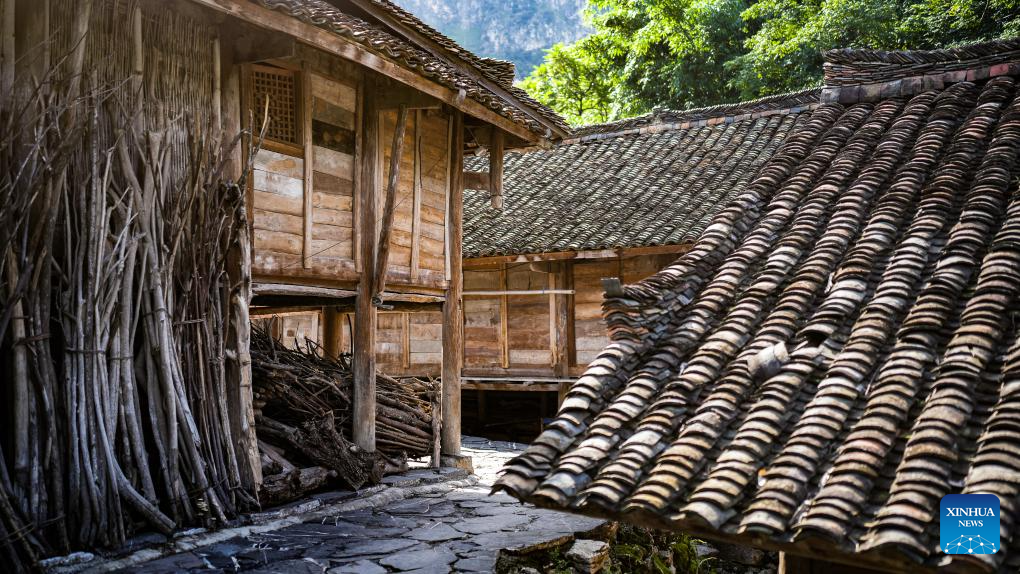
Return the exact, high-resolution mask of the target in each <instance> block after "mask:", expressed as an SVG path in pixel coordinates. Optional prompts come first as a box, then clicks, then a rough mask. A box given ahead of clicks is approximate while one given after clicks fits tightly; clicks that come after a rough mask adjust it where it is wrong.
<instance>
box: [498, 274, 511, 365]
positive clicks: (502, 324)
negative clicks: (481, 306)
mask: <svg viewBox="0 0 1020 574" xmlns="http://www.w3.org/2000/svg"><path fill="white" fill-rule="evenodd" d="M507 282H508V279H507V272H506V265H500V266H499V288H500V289H501V290H502V291H503V294H502V295H500V297H499V366H500V367H503V368H504V369H509V368H510V302H509V299H508V296H507V294H506V292H507V286H508V285H507Z"/></svg>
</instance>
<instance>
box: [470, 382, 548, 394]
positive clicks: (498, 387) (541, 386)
mask: <svg viewBox="0 0 1020 574" xmlns="http://www.w3.org/2000/svg"><path fill="white" fill-rule="evenodd" d="M461 388H462V389H465V390H474V391H530V392H543V393H555V392H556V391H557V390H558V389H559V383H533V384H530V385H529V384H524V383H496V382H485V381H464V383H463V384H462V385H461Z"/></svg>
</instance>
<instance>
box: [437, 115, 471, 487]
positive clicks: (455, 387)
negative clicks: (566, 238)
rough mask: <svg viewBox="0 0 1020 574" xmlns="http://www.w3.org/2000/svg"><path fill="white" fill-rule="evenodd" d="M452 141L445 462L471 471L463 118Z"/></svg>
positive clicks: (445, 311)
mask: <svg viewBox="0 0 1020 574" xmlns="http://www.w3.org/2000/svg"><path fill="white" fill-rule="evenodd" d="M451 121H452V122H453V137H452V138H451V141H450V153H451V154H452V155H451V158H450V193H449V195H448V201H447V206H446V209H447V212H448V214H449V222H450V223H449V225H448V226H447V230H446V233H447V238H448V241H447V245H448V247H449V250H450V253H451V257H450V287H449V288H448V289H447V290H446V302H445V303H444V304H443V379H442V380H443V428H442V449H443V455H444V457H443V462H444V464H446V465H447V466H458V467H461V468H470V467H471V459H470V458H468V457H463V456H461V454H460V394H461V390H460V371H461V367H462V365H463V364H464V316H463V309H462V308H461V293H462V292H463V290H464V269H463V261H464V260H463V258H462V257H461V250H462V242H463V236H462V235H461V233H462V225H463V220H464V201H463V199H464V180H463V176H462V174H463V172H464V114H463V113H461V112H460V111H454V112H453V118H452V120H451Z"/></svg>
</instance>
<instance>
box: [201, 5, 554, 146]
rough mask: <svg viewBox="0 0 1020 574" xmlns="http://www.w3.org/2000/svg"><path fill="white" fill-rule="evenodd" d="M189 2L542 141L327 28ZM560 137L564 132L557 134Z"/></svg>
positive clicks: (243, 8)
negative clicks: (349, 62)
mask: <svg viewBox="0 0 1020 574" xmlns="http://www.w3.org/2000/svg"><path fill="white" fill-rule="evenodd" d="M191 1H192V2H194V3H196V4H198V5H200V6H205V7H207V8H210V9H212V10H215V11H217V12H221V13H224V14H228V15H230V16H233V17H235V18H237V19H239V20H241V21H244V22H247V23H250V24H253V25H255V26H258V27H260V28H265V29H269V30H273V31H277V32H281V33H284V34H287V35H288V36H291V37H293V38H295V39H297V40H298V41H300V42H302V43H304V44H308V45H309V46H312V47H315V48H318V49H320V50H323V51H325V52H328V53H330V54H333V55H336V56H340V57H341V58H344V59H346V60H350V61H353V62H356V63H358V64H361V65H362V66H365V67H367V68H369V69H371V70H374V71H376V72H379V73H380V74H383V75H385V76H389V77H390V78H393V79H395V80H397V81H399V82H401V83H403V84H406V85H408V86H412V87H414V88H417V89H419V90H421V91H422V92H425V93H427V94H429V95H432V96H434V97H435V98H436V99H438V100H440V101H442V102H443V103H445V104H448V105H450V106H452V107H454V108H456V109H458V110H461V111H463V112H465V113H468V114H471V115H472V116H474V117H476V118H478V119H480V120H483V121H486V122H488V123H490V124H493V125H497V126H499V127H500V128H501V129H503V130H504V131H506V132H508V133H511V134H513V135H515V136H517V137H519V138H521V139H522V140H524V141H527V142H533V143H536V144H540V143H544V142H543V140H542V138H541V137H540V136H539V135H538V134H535V133H534V132H532V131H531V130H530V129H528V128H527V127H525V126H524V125H522V124H518V123H516V122H514V121H513V120H510V119H508V118H505V117H503V116H501V115H499V114H498V113H496V112H495V111H493V110H491V109H489V108H488V107H486V106H485V105H483V104H481V103H479V102H477V101H475V100H472V99H470V98H467V97H466V93H465V92H464V91H463V90H454V89H452V88H448V87H446V86H444V85H442V84H438V83H436V82H434V81H432V80H430V79H427V78H425V77H424V76H422V75H420V74H418V73H417V72H415V71H413V70H409V69H407V68H405V67H403V66H400V65H398V64H396V63H394V62H391V61H390V60H388V59H386V58H384V57H382V56H380V55H378V54H376V53H374V52H372V51H371V50H369V49H368V48H366V47H365V46H362V45H361V44H359V43H357V42H354V41H352V40H349V39H347V38H344V37H343V36H340V35H339V34H335V33H333V32H330V31H328V30H324V29H322V28H319V27H317V26H313V25H311V24H307V23H305V22H302V21H301V20H298V19H297V18H294V17H291V16H288V15H286V14H284V13H282V12H276V11H274V10H271V9H269V8H265V7H263V6H259V5H258V4H254V3H252V2H248V1H247V0H191ZM559 135H561V136H563V135H566V134H559Z"/></svg>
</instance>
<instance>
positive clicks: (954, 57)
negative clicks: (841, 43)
mask: <svg viewBox="0 0 1020 574" xmlns="http://www.w3.org/2000/svg"><path fill="white" fill-rule="evenodd" d="M1013 50H1020V38H1005V39H999V40H989V41H984V42H973V43H970V44H963V45H960V46H954V47H951V48H937V49H933V50H870V49H867V48H837V49H833V50H826V51H825V53H824V54H823V57H824V59H825V63H826V64H829V63H832V64H852V63H864V62H867V63H880V64H898V65H909V64H917V63H940V62H952V61H958V60H968V59H973V58H979V57H984V56H1001V55H1002V54H1003V52H1010V51H1013Z"/></svg>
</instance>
